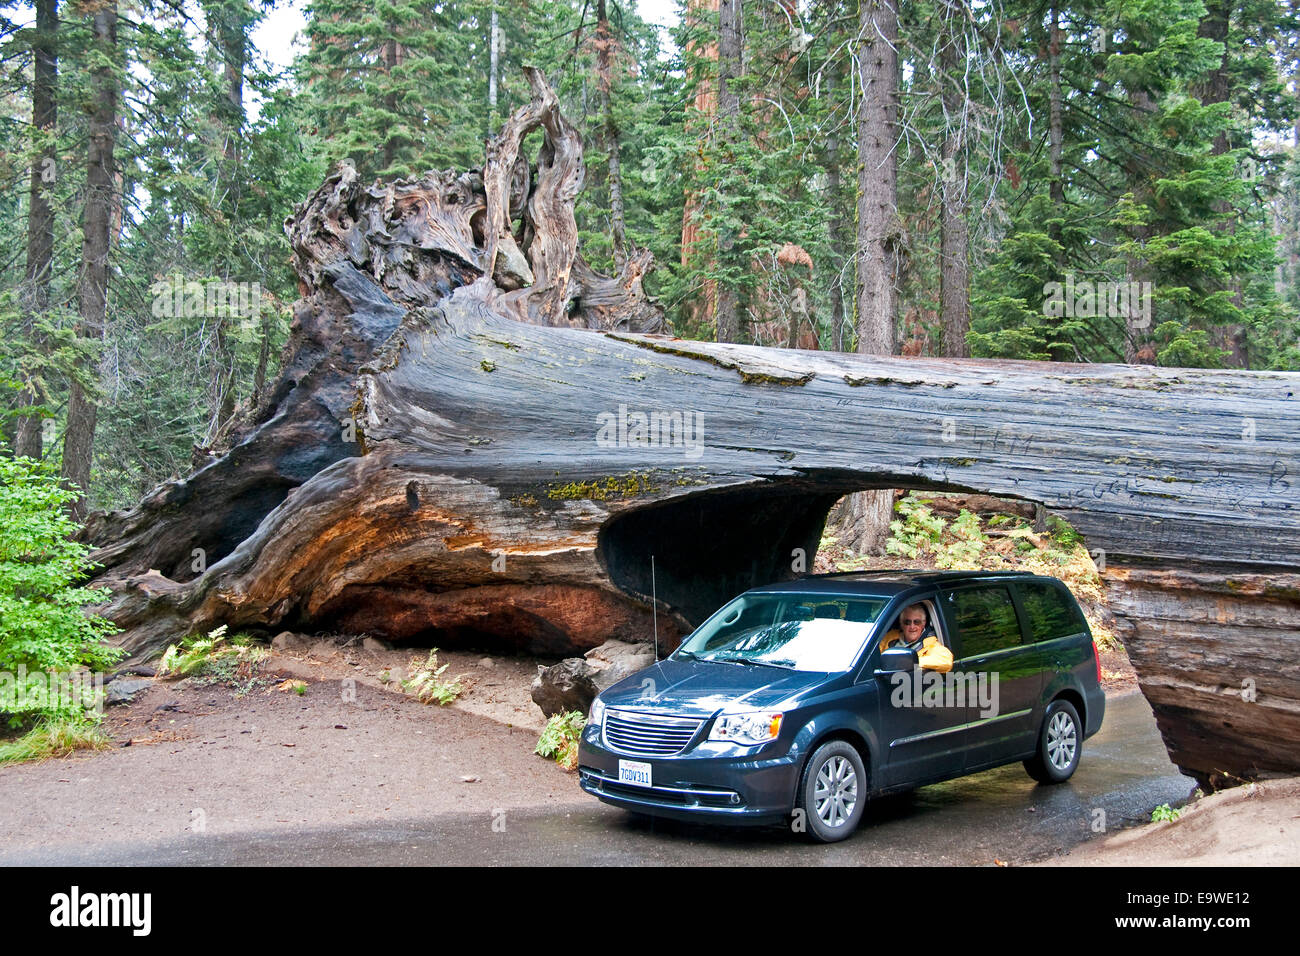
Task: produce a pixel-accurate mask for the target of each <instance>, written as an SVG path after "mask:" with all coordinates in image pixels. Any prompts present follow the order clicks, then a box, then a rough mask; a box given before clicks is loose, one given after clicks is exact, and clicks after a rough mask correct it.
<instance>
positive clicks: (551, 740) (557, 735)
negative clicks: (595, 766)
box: [533, 710, 587, 770]
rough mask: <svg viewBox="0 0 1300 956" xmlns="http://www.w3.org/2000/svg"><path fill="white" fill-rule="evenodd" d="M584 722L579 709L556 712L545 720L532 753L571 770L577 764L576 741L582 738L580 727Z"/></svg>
mask: <svg viewBox="0 0 1300 956" xmlns="http://www.w3.org/2000/svg"><path fill="white" fill-rule="evenodd" d="M586 723H587V719H586V718H585V717H584V716H583V715H582V712H581V711H577V710H571V711H569V712H568V713H567V714H556V715H555V716H554V717H552V718H550V719H549V720H548V721H546V727H545V728H543V730H542V736H541V737H540V738H539V739H538V741H537V747H536V749H535V750H534V751H533V753H535V754H537V755H538V756H540V757H550V758H551V759H553V760H554V761H555V762H556V763H558V764H559V765H560V766H561V767H563V768H564V769H565V770H573V769H574V768H576V767H577V766H578V741H579V740H581V739H582V728H583V727H584V726H586Z"/></svg>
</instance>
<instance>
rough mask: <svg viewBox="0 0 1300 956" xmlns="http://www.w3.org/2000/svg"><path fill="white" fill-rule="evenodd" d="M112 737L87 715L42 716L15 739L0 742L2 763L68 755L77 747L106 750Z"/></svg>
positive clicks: (0, 760) (77, 748)
mask: <svg viewBox="0 0 1300 956" xmlns="http://www.w3.org/2000/svg"><path fill="white" fill-rule="evenodd" d="M111 744H112V741H110V740H109V738H108V737H107V736H106V735H105V734H104V732H103V731H102V730H100V729H99V725H98V723H97V722H94V721H91V720H87V719H76V718H69V717H54V718H50V719H48V720H42V721H40V722H38V723H37V724H36V726H34V727H33V728H32V729H31V730H29V731H27V732H26V733H25V734H23V735H22V736H21V737H18V738H17V739H16V740H8V741H4V742H3V743H0V764H7V763H20V762H23V761H27V760H47V759H49V758H51V757H66V756H68V755H69V754H72V753H74V752H75V751H78V750H106V749H107V748H108V747H109V746H111Z"/></svg>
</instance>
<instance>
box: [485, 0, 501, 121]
mask: <svg viewBox="0 0 1300 956" xmlns="http://www.w3.org/2000/svg"><path fill="white" fill-rule="evenodd" d="M488 29H489V30H490V31H491V33H490V34H489V35H488V50H489V53H488V56H489V63H488V130H487V131H488V136H491V135H493V134H494V133H495V132H496V123H497V75H498V72H499V70H500V68H501V27H500V24H499V20H498V14H497V5H496V0H493V3H492V21H491V25H490V26H489V28H488Z"/></svg>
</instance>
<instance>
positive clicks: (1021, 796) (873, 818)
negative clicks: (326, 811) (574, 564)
mask: <svg viewBox="0 0 1300 956" xmlns="http://www.w3.org/2000/svg"><path fill="white" fill-rule="evenodd" d="M1193 786H1194V784H1193V782H1192V780H1191V779H1190V778H1188V777H1184V776H1182V775H1181V774H1179V773H1178V770H1177V768H1175V767H1174V766H1173V765H1172V764H1171V763H1170V762H1169V758H1168V755H1167V754H1166V752H1165V749H1164V745H1163V744H1162V743H1161V740H1160V735H1159V732H1158V731H1157V730H1156V725H1155V720H1154V719H1153V718H1152V716H1151V710H1150V708H1149V707H1148V706H1147V703H1146V699H1145V698H1143V697H1142V696H1141V694H1138V693H1136V692H1133V693H1129V694H1126V695H1124V696H1122V697H1116V698H1111V699H1110V700H1109V701H1108V702H1107V710H1106V720H1105V724H1104V726H1103V729H1102V731H1101V732H1100V733H1099V734H1097V736H1095V737H1093V738H1092V739H1090V740H1089V741H1088V742H1087V743H1086V744H1085V745H1084V751H1083V759H1082V762H1081V763H1080V766H1079V769H1078V771H1077V772H1076V773H1075V775H1074V777H1073V778H1072V779H1071V780H1070V781H1069V782H1068V783H1066V784H1064V785H1061V786H1056V787H1040V786H1037V785H1036V784H1034V782H1033V781H1032V780H1030V779H1029V777H1028V776H1027V775H1026V774H1025V772H1024V770H1023V769H1022V768H1021V766H1020V765H1019V764H1015V765H1012V766H1009V767H1002V768H1000V769H998V770H990V771H988V772H986V773H981V774H976V775H974V776H970V777H964V778H962V779H960V780H954V781H950V782H948V783H943V784H937V785H934V786H930V787H922V788H921V789H920V790H917V791H915V792H914V793H911V794H907V795H904V796H900V797H891V798H888V799H885V800H881V801H877V802H876V803H874V804H872V806H871V808H870V809H869V811H868V817H867V819H866V820H865V821H864V822H863V825H862V827H861V828H860V829H859V831H858V832H857V833H856V834H854V835H853V837H851V838H850V839H848V840H846V841H844V842H843V843H839V844H835V845H832V846H813V845H810V844H808V843H806V842H804V841H803V840H802V839H801V838H799V837H797V836H795V835H794V834H792V833H790V832H789V831H788V830H785V829H782V828H769V829H762V830H731V829H725V828H717V827H705V826H694V825H688V824H676V823H665V822H662V821H653V822H651V821H641V820H639V819H637V818H633V817H631V816H630V815H628V814H626V813H624V812H622V811H620V810H617V809H615V808H613V807H608V806H605V805H604V804H602V803H599V802H598V801H596V800H594V799H591V798H585V795H583V794H580V793H579V794H578V796H579V797H582V798H584V799H580V800H577V801H575V802H574V803H572V804H565V805H563V806H562V807H559V808H557V809H555V810H552V811H538V810H532V811H523V810H509V809H507V810H505V811H502V812H498V813H495V814H483V813H478V814H452V815H442V816H436V817H428V818H423V819H419V818H416V819H408V820H404V821H399V822H395V823H383V824H367V825H359V826H358V825H352V826H346V827H330V828H310V829H309V828H294V829H279V830H275V831H267V832H248V833H239V834H226V835H204V834H194V835H187V836H184V837H181V838H179V839H171V840H167V841H163V842H159V843H154V844H122V845H105V844H101V845H95V846H85V847H59V848H56V849H50V850H42V851H36V852H23V853H19V854H13V853H5V852H4V851H3V850H0V865H32V864H43V865H56V866H67V865H95V866H105V865H108V866H133V865H165V866H173V865H182V866H188V865H193V866H197V865H204V866H213V865H218V866H220V865H231V864H236V865H252V866H259V865H267V866H287V865H349V864H350V865H383V866H403V865H411V864H415V865H429V864H435V865H437V864H469V865H500V864H510V865H525V866H527V865H549V864H557V863H558V864H578V865H639V866H644V865H660V866H674V865H682V864H755V863H757V864H764V865H768V864H777V865H791V864H800V865H827V864H830V865H835V864H840V865H843V864H853V865H858V864H866V865H899V864H904V865H907V864H912V865H926V866H934V865H943V864H988V863H992V862H993V861H994V859H998V860H1004V861H1010V862H1013V863H1025V862H1030V861H1032V860H1036V859H1042V858H1044V857H1048V856H1052V855H1055V854H1056V853H1059V852H1063V851H1065V850H1068V849H1070V848H1071V847H1073V846H1075V845H1076V844H1078V843H1081V842H1083V841H1085V840H1087V839H1090V838H1093V837H1096V836H1098V835H1099V834H1098V833H1097V832H1095V831H1094V830H1093V826H1094V825H1095V824H1096V823H1097V822H1099V821H1100V820H1101V819H1102V818H1101V817H1100V815H1099V814H1098V813H1097V811H1099V810H1100V811H1104V813H1105V817H1104V821H1105V824H1106V825H1107V828H1108V829H1109V830H1114V829H1116V828H1118V827H1123V826H1128V825H1131V824H1133V823H1137V822H1145V821H1146V820H1148V819H1150V812H1151V808H1152V807H1154V806H1156V805H1158V804H1161V803H1166V802H1178V801H1180V800H1182V799H1184V798H1185V797H1186V796H1187V795H1188V794H1189V793H1190V792H1191V789H1192V787H1193ZM574 788H575V790H576V789H577V784H576V782H575V784H574Z"/></svg>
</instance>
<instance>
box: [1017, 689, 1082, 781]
mask: <svg viewBox="0 0 1300 956" xmlns="http://www.w3.org/2000/svg"><path fill="white" fill-rule="evenodd" d="M1082 749H1083V728H1082V726H1081V725H1080V723H1079V712H1078V711H1077V710H1075V709H1074V705H1073V704H1071V703H1070V702H1069V701H1068V700H1054V701H1052V702H1051V704H1049V705H1048V707H1047V713H1046V714H1044V715H1043V726H1042V727H1041V728H1040V729H1039V731H1038V752H1037V753H1035V754H1034V755H1033V756H1032V757H1030V758H1029V759H1028V760H1026V761H1025V770H1026V771H1028V773H1029V776H1031V777H1033V778H1034V779H1035V780H1037V781H1038V782H1039V783H1061V782H1063V781H1065V780H1069V779H1070V777H1071V775H1073V773H1074V770H1075V768H1076V767H1078V766H1079V754H1080V753H1081V751H1082Z"/></svg>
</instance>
